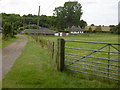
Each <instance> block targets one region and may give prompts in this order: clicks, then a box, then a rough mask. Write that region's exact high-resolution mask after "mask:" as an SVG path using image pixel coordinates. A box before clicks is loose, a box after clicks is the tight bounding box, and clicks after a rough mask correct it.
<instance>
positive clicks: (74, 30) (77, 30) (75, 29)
mask: <svg viewBox="0 0 120 90" xmlns="http://www.w3.org/2000/svg"><path fill="white" fill-rule="evenodd" d="M69 32H70V33H71V34H79V33H84V32H83V29H81V28H80V26H78V27H76V26H72V27H71V28H70V29H69Z"/></svg>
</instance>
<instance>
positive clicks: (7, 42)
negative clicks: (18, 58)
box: [2, 36, 19, 48]
mask: <svg viewBox="0 0 120 90" xmlns="http://www.w3.org/2000/svg"><path fill="white" fill-rule="evenodd" d="M18 38H19V37H17V36H16V37H15V38H9V39H8V40H6V41H5V40H2V48H4V47H6V46H7V45H9V44H10V43H12V42H14V41H15V40H17V39H18Z"/></svg>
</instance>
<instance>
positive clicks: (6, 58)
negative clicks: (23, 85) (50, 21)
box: [0, 35, 27, 79]
mask: <svg viewBox="0 0 120 90" xmlns="http://www.w3.org/2000/svg"><path fill="white" fill-rule="evenodd" d="M18 37H19V39H18V40H16V41H15V42H13V43H11V44H9V45H8V46H6V47H5V48H3V49H2V50H0V55H2V60H1V61H2V76H0V78H1V79H2V78H4V76H5V75H6V74H7V73H8V72H9V71H10V69H11V67H12V65H13V64H14V62H15V60H16V59H17V58H18V57H19V55H20V54H21V52H22V50H23V49H24V47H25V45H26V43H27V38H26V37H25V36H23V35H18ZM1 53H2V54H1ZM0 73H1V72H0Z"/></svg>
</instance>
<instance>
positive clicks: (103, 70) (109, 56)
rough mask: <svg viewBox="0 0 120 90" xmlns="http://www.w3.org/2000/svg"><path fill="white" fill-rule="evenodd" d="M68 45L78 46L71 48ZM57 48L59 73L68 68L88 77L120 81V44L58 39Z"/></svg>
mask: <svg viewBox="0 0 120 90" xmlns="http://www.w3.org/2000/svg"><path fill="white" fill-rule="evenodd" d="M67 43H68V44H67ZM70 43H71V44H70ZM67 45H73V46H74V45H78V46H77V47H71V46H67ZM82 45H83V46H84V47H82ZM85 45H87V46H85ZM57 46H58V47H57V48H58V51H57V58H56V59H57V68H58V71H61V72H62V71H63V70H64V68H66V69H67V70H70V71H74V72H79V73H82V74H86V75H87V74H88V75H91V76H97V77H102V78H107V79H111V80H115V81H120V78H119V77H120V60H119V58H118V56H119V55H120V50H119V49H118V47H119V46H120V43H105V42H91V41H78V40H64V39H58V43H57ZM90 46H92V47H93V48H94V49H93V48H91V47H90ZM116 46H117V47H116ZM85 47H87V49H86V48H85ZM89 47H90V48H89ZM96 48H97V49H96ZM83 54H85V55H83ZM93 55H95V56H93ZM99 56H101V57H99ZM104 56H106V58H104Z"/></svg>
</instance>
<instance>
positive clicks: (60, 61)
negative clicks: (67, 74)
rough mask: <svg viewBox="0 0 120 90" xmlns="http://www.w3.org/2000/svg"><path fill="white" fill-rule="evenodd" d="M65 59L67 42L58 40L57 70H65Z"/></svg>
mask: <svg viewBox="0 0 120 90" xmlns="http://www.w3.org/2000/svg"><path fill="white" fill-rule="evenodd" d="M64 59H65V41H64V39H61V38H60V39H58V40H57V70H58V71H60V72H62V71H63V70H64Z"/></svg>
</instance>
